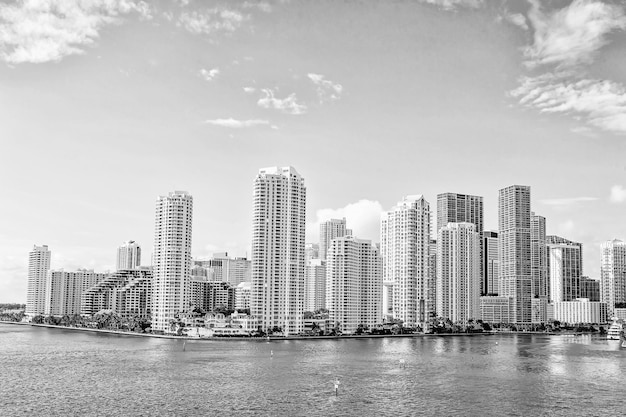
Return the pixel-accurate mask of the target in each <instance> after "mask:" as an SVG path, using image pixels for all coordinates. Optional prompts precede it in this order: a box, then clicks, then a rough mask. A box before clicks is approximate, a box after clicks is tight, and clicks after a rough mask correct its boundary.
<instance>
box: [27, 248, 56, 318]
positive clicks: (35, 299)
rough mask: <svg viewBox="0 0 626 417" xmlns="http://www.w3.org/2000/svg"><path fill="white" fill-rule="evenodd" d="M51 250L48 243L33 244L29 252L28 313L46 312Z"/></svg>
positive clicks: (31, 315)
mask: <svg viewBox="0 0 626 417" xmlns="http://www.w3.org/2000/svg"><path fill="white" fill-rule="evenodd" d="M50 257H51V252H50V251H49V250H48V246H47V245H43V246H36V245H35V246H33V250H32V251H30V252H29V253H28V289H27V292H26V311H25V313H26V315H27V316H30V317H34V316H36V315H38V314H44V311H45V307H46V277H47V275H48V271H49V270H50Z"/></svg>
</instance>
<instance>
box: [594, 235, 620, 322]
mask: <svg viewBox="0 0 626 417" xmlns="http://www.w3.org/2000/svg"><path fill="white" fill-rule="evenodd" d="M600 252H601V263H600V301H602V302H605V303H606V307H607V313H608V315H609V317H613V311H614V310H615V303H626V242H623V241H621V240H618V239H613V240H609V241H607V242H604V243H603V244H602V245H601V246H600Z"/></svg>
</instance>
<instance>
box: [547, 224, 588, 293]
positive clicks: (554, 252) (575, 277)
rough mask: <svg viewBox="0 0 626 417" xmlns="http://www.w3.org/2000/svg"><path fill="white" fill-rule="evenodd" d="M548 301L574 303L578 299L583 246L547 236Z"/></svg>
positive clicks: (557, 237)
mask: <svg viewBox="0 0 626 417" xmlns="http://www.w3.org/2000/svg"><path fill="white" fill-rule="evenodd" d="M546 244H547V248H548V276H549V282H550V301H552V302H553V303H557V302H561V301H574V300H576V299H577V298H580V277H581V276H582V272H583V245H582V244H581V243H577V242H572V241H570V240H567V239H564V238H562V237H559V236H547V237H546Z"/></svg>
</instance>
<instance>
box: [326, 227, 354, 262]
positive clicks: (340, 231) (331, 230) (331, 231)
mask: <svg viewBox="0 0 626 417" xmlns="http://www.w3.org/2000/svg"><path fill="white" fill-rule="evenodd" d="M349 234H351V231H350V230H348V229H346V218H345V217H344V218H343V219H330V220H327V221H325V222H322V223H321V224H320V245H319V258H320V259H322V260H326V252H327V251H328V248H329V247H330V242H331V241H332V240H333V239H335V238H337V237H343V236H346V235H349Z"/></svg>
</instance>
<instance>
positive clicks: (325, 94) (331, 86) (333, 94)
mask: <svg viewBox="0 0 626 417" xmlns="http://www.w3.org/2000/svg"><path fill="white" fill-rule="evenodd" d="M307 77H309V79H310V80H311V81H312V82H313V84H315V86H316V87H317V97H318V98H319V100H320V103H323V102H327V101H336V100H339V98H341V93H342V91H343V86H342V85H341V84H335V83H333V82H332V81H330V80H326V79H325V78H324V76H323V75H321V74H314V73H308V74H307Z"/></svg>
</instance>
